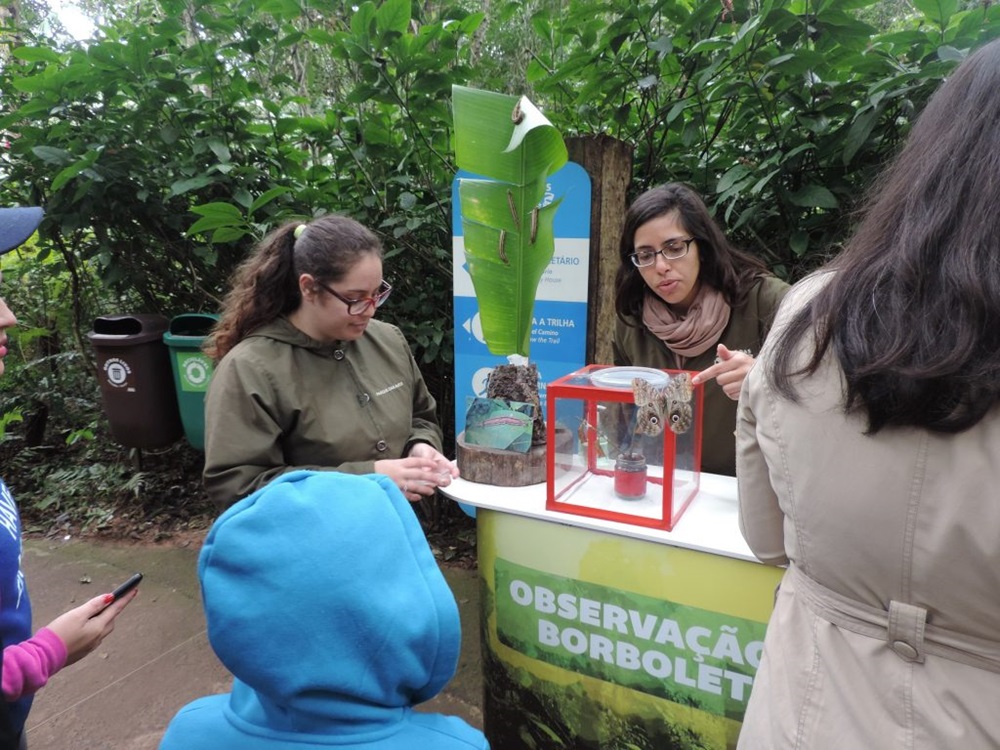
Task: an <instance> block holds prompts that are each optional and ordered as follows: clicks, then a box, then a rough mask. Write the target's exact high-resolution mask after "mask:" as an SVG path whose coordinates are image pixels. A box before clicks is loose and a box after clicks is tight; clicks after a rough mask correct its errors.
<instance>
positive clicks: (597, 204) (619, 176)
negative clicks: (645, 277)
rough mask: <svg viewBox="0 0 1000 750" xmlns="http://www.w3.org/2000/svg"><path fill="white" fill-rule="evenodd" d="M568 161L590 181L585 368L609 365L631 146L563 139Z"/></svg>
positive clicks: (613, 141) (607, 139) (602, 139)
mask: <svg viewBox="0 0 1000 750" xmlns="http://www.w3.org/2000/svg"><path fill="white" fill-rule="evenodd" d="M566 148H567V149H568V151H569V158H570V160H572V161H575V162H576V163H577V164H579V165H580V166H582V167H583V168H584V169H585V170H586V171H587V174H589V175H590V184H591V191H590V199H591V200H590V277H589V281H588V287H589V289H588V294H587V297H588V303H589V304H588V308H587V354H586V359H587V364H600V365H610V364H613V363H612V361H611V341H612V337H613V335H614V331H615V273H616V272H617V271H618V243H619V240H620V238H621V231H622V225H623V224H624V223H625V210H626V209H627V208H628V196H627V193H628V188H629V185H630V184H631V182H632V154H633V151H634V149H633V147H632V145H631V144H630V143H626V142H625V141H620V140H617V139H616V138H612V137H611V136H608V135H595V136H573V137H570V138H567V139H566Z"/></svg>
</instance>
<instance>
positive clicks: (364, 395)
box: [358, 393, 372, 406]
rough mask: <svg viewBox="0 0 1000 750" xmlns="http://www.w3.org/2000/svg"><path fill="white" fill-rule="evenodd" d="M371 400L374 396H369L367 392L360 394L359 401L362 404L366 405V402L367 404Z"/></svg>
mask: <svg viewBox="0 0 1000 750" xmlns="http://www.w3.org/2000/svg"><path fill="white" fill-rule="evenodd" d="M371 400H372V397H371V396H369V395H368V394H367V393H361V394H358V403H359V404H361V405H362V406H364V405H365V404H367V403H368V402H369V401H371Z"/></svg>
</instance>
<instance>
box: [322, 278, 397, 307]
mask: <svg viewBox="0 0 1000 750" xmlns="http://www.w3.org/2000/svg"><path fill="white" fill-rule="evenodd" d="M316 283H317V284H319V285H320V286H321V287H322V288H323V289H325V290H326V291H328V292H329V293H330V294H332V295H333V296H334V297H336V298H337V299H339V300H340V301H341V302H343V303H344V304H345V305H347V314H348V315H364V314H365V313H366V312H368V308H370V307H382V303H384V302H385V301H386V300H387V299H389V295H390V294H391V293H392V284H390V283H389V282H388V281H386V280H385V279H383V280H382V284H381V285H380V286H379V288H378V291H377V292H375V296H374V297H359V298H358V299H348V298H347V297H345V296H343V295H342V294H338V293H337V292H335V291H334V290H333V289H331V288H330V287H328V286H327V285H326V284H324V283H323V282H322V281H317V282H316Z"/></svg>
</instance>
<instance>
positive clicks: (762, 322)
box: [612, 276, 788, 476]
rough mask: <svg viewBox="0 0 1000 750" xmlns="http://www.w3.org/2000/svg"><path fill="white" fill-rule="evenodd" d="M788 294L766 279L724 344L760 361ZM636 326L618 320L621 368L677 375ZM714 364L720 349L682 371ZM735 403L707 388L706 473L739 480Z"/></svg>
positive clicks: (659, 347)
mask: <svg viewBox="0 0 1000 750" xmlns="http://www.w3.org/2000/svg"><path fill="white" fill-rule="evenodd" d="M787 291H788V284H786V283H785V282H784V281H782V280H781V279H778V278H775V277H774V276H767V277H764V278H762V279H760V281H758V282H757V284H756V285H755V286H754V287H753V288H752V289H751V290H750V294H749V295H748V296H747V300H746V302H745V303H744V304H743V305H742V306H741V307H739V308H737V309H734V310H733V311H732V314H731V315H730V317H729V325H727V326H726V329H725V330H724V331H723V332H722V336H721V337H720V338H719V341H718V343H719V344H725V346H726V347H727V348H728V349H731V350H734V351H735V350H741V351H746V352H749V353H750V354H751V355H753V356H755V357H756V356H757V353H758V352H759V351H760V348H761V346H762V345H763V343H764V339H765V337H766V336H767V332H768V331H769V330H770V329H771V322H772V321H773V319H774V314H775V312H776V311H777V309H778V304H779V303H780V302H781V299H782V298H783V297H784V296H785V292H787ZM636 322H637V325H636V326H629V325H625V324H624V323H623V322H622V321H621V320H618V321H617V322H616V325H615V339H614V343H613V345H612V351H613V354H614V363H615V364H616V365H634V366H640V367H655V368H657V369H661V370H673V369H678V359H677V355H675V354H674V352H672V351H671V350H670V349H668V348H667V345H666V344H664V343H663V341H662V340H660V339H659V338H657V337H656V336H655V335H654V334H652V333H650V331H649V329H648V328H646V326H644V325H643V324H642V321H641V319H640V320H638V321H636ZM714 363H715V346H711V347H709V349H708V351H706V352H705V353H704V354H701V355H699V356H697V357H691V358H688V359H683V358H682V360H681V364H680V369H685V370H694V371H698V370H704V369H705V368H706V367H711V366H712V365H713V364H714ZM735 429H736V402H735V401H734V400H732V399H731V398H729V396H727V395H726V394H725V393H724V392H723V390H722V388H721V387H720V386H719V384H718V383H716V382H715V381H711V382H708V383H706V384H705V409H704V414H703V415H702V448H701V470H702V471H707V472H710V473H712V474H726V475H729V476H735V475H736V438H735V434H734V431H735Z"/></svg>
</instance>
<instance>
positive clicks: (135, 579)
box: [108, 573, 142, 604]
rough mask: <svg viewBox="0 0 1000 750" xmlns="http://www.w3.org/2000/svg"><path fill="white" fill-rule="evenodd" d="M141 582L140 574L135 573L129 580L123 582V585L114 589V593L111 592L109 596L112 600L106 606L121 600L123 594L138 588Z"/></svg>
mask: <svg viewBox="0 0 1000 750" xmlns="http://www.w3.org/2000/svg"><path fill="white" fill-rule="evenodd" d="M141 580H142V573H136V574H135V575H134V576H132V577H131V578H129V579H128V580H127V581H125V583H123V584H122V585H121V586H119V587H118V588H116V589H115V590H114V591H112V592H111V596H112V597H114V598H113V599H112V600H111V601H110V602H108V604H111V603H112V602H116V601H118V600H119V599H121V598H122V597H123V596H125V594H127V593H128V592H129V591H131V590H132V589H134V588H135V587H136V586H138V585H139V581H141Z"/></svg>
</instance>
